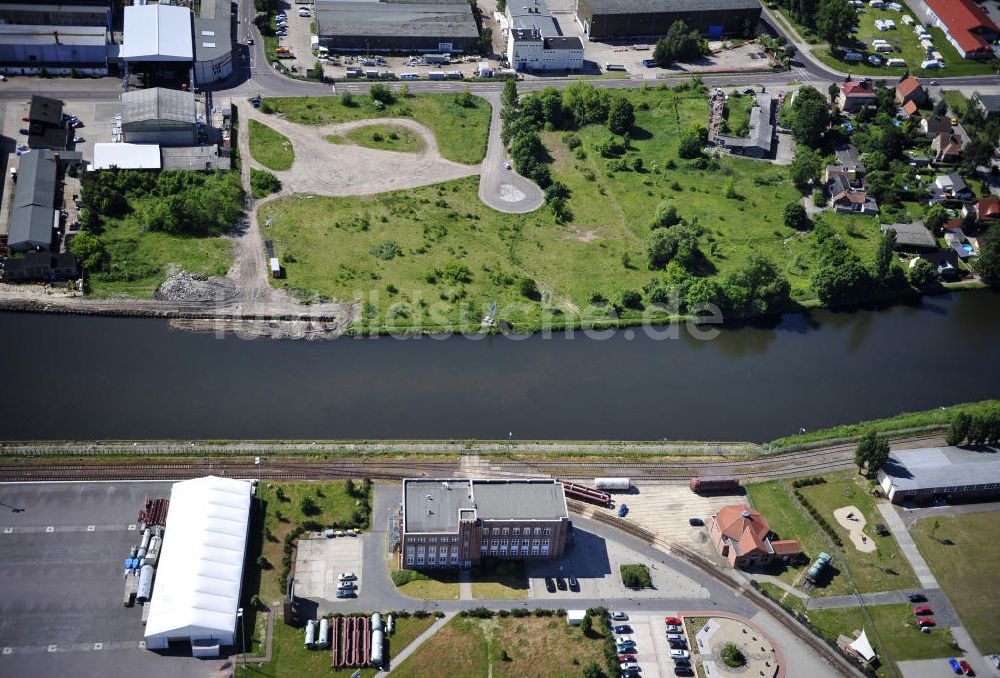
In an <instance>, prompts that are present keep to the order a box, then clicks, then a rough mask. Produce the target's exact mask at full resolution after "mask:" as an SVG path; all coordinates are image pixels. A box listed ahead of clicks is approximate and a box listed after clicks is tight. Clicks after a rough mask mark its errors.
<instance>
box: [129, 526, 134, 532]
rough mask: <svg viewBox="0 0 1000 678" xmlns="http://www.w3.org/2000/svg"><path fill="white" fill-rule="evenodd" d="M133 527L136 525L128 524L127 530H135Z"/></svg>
mask: <svg viewBox="0 0 1000 678" xmlns="http://www.w3.org/2000/svg"><path fill="white" fill-rule="evenodd" d="M135 529H136V526H135V525H129V526H128V531H129V532H135Z"/></svg>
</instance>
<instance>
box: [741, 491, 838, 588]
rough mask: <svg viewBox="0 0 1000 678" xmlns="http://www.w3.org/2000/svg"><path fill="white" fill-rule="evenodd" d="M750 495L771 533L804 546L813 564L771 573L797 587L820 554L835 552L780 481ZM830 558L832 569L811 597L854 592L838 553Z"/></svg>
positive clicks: (748, 492) (782, 566) (783, 566)
mask: <svg viewBox="0 0 1000 678" xmlns="http://www.w3.org/2000/svg"><path fill="white" fill-rule="evenodd" d="M747 495H749V497H750V503H751V504H752V505H753V507H754V508H755V509H757V510H758V511H760V512H761V513H762V514H763V515H764V517H765V518H767V522H768V524H769V525H770V526H771V530H773V531H774V532H775V533H776V534H777V535H778V537H779V538H780V539H796V540H798V542H799V544H800V545H801V546H802V552H803V553H804V554H805V556H806V557H807V558H809V560H810V563H808V564H806V565H802V566H800V567H788V566H785V565H780V566H776V567H775V568H774V571H773V572H772V573H771V574H774V575H775V576H777V577H778V578H780V579H781V581H783V582H785V583H787V584H794V583H795V580H796V579H798V577H799V575H801V574H802V573H803V572H805V571H806V570H808V569H809V564H811V561H813V560H815V559H816V556H818V555H819V554H820V552H821V551H825V552H827V553H830V552H831V551H832V550H833V549H832V548H831V546H830V545H829V544H827V543H826V541H824V539H823V538H822V537H821V536H820V534H821V533H820V532H819V530H818V528H817V527H816V525H815V524H814V523H813V522H812V520H810V518H809V516H808V515H807V514H805V513H804V512H803V511H802V510H801V509H799V506H798V503H797V502H796V501H795V499H794V498H793V497H791V496H790V495H789V493H788V492H786V491H785V489H783V488H782V485H781V481H779V480H772V481H769V482H766V483H753V484H751V485H747ZM831 555H834V559H833V567H832V568H829V569H828V573H829V575H828V576H827V578H825V579H823V580H821V581H820V585H819V586H818V587H817V588H816V589H815V590H814V591H813V592H812V595H820V596H822V595H829V596H839V595H844V594H848V593H851V591H852V589H851V585H850V582H849V581H848V580H847V577H845V576H844V575H843V574H842V573H841V572H840V570H839V569H838V568H837V561H838V558H837V556H836V554H831ZM782 593H783V592H782ZM790 598H791V597H790V596H789V599H790Z"/></svg>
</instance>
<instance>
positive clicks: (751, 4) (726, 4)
mask: <svg viewBox="0 0 1000 678" xmlns="http://www.w3.org/2000/svg"><path fill="white" fill-rule="evenodd" d="M760 13H761V7H760V3H759V2H758V0H577V3H576V18H577V21H579V22H580V25H581V26H582V27H583V32H584V33H585V34H586V35H588V36H589V37H590V39H591V40H611V39H616V38H639V37H641V38H662V37H663V36H664V35H666V34H667V31H668V30H669V29H670V26H672V25H673V23H674V22H675V21H683V22H684V23H685V24H687V26H688V28H693V29H695V30H697V31H698V32H699V33H701V34H702V35H706V36H708V37H709V38H720V37H722V36H725V35H744V34H746V33H747V32H748V31H749V33H750V34H752V33H753V30H754V28H755V27H756V26H757V24H758V23H759V22H760Z"/></svg>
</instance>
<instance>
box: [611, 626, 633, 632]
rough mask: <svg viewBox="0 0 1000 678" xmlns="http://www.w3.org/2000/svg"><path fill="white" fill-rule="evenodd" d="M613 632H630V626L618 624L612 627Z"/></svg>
mask: <svg viewBox="0 0 1000 678" xmlns="http://www.w3.org/2000/svg"><path fill="white" fill-rule="evenodd" d="M613 630H614V632H615V633H632V627H631V626H629V625H628V624H619V625H618V626H615V627H613Z"/></svg>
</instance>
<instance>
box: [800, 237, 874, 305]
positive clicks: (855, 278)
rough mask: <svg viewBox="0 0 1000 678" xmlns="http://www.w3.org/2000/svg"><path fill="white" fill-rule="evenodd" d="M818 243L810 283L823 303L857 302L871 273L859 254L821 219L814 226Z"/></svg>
mask: <svg viewBox="0 0 1000 678" xmlns="http://www.w3.org/2000/svg"><path fill="white" fill-rule="evenodd" d="M815 234H816V241H817V243H818V245H819V247H818V249H819V266H818V267H817V269H816V272H815V273H813V278H812V287H813V290H814V291H815V292H816V295H817V296H818V297H819V299H820V301H822V302H823V303H824V304H827V305H831V306H838V305H850V304H856V303H858V302H859V301H860V300H861V299H862V298H864V297H865V295H866V294H867V293H868V290H869V289H870V287H871V275H870V274H869V272H868V269H867V268H865V266H864V264H862V263H861V258H860V257H859V256H858V255H857V253H856V252H855V251H854V250H852V249H851V248H850V247H849V246H848V245H847V244H846V243H845V242H844V241H843V240H842V239H841V238H840V237H839V236H838V235H837V234H836V233H835V232H834V231H833V229H832V228H830V226H829V225H827V224H826V223H825V222H822V221H821V222H818V224H817V226H816V230H815Z"/></svg>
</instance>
